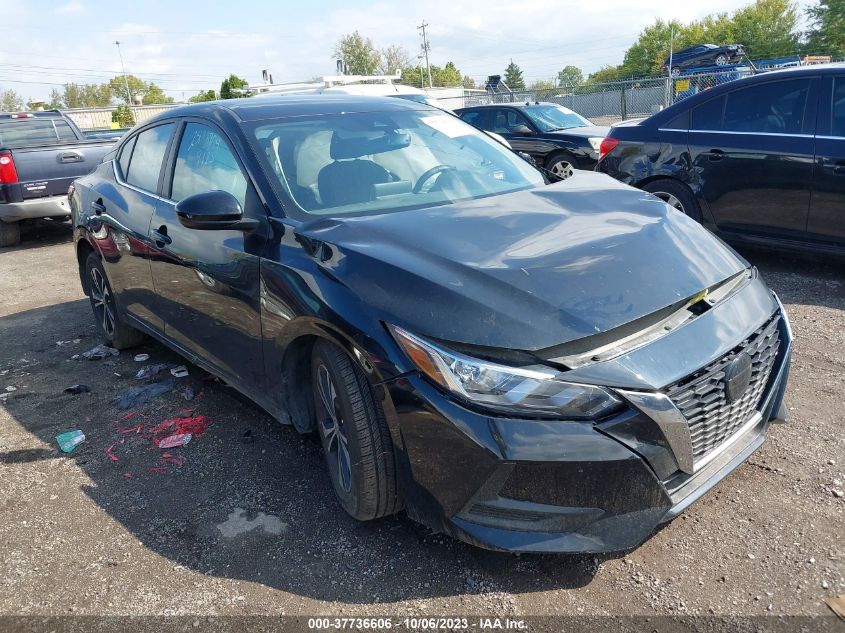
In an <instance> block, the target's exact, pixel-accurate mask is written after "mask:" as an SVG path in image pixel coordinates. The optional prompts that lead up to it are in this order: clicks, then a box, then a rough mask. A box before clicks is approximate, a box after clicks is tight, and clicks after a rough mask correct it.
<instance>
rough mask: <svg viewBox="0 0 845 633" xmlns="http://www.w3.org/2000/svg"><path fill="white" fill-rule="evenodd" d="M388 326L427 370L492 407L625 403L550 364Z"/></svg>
mask: <svg viewBox="0 0 845 633" xmlns="http://www.w3.org/2000/svg"><path fill="white" fill-rule="evenodd" d="M388 328H389V329H390V332H391V333H392V334H393V338H394V339H396V342H397V343H399V345H400V347H401V348H402V349H403V350H404V351H405V353H406V354H407V355H408V358H410V359H411V361H412V362H413V363H414V365H416V367H417V369H419V370H420V371H421V372H422V373H423V374H424V375H425V376H427V377H428V378H429V379H431V380H432V381H434V382H435V383H437V384H438V385H440V386H441V387H443V388H444V389H447V390H448V391H450V392H451V393H453V394H455V395H457V396H459V397H461V398H463V399H465V400H467V401H469V402H472V403H475V404H477V405H481V406H483V407H486V408H488V409H494V410H496V411H501V412H504V413H510V414H513V413H523V414H529V415H535V416H536V415H547V416H548V415H554V416H555V417H560V418H565V419H568V420H589V419H595V418H599V417H602V416H603V415H606V414H607V413H610V412H611V411H613V410H614V409H617V408H619V407H620V406H621V405H622V402H621V400H620V399H619V398H617V397H616V396H614V395H613V394H612V393H610V392H609V391H608V390H606V389H603V388H602V387H595V386H593V385H580V384H576V383H571V382H567V381H565V380H561V378H560V373H559V372H556V371H555V370H553V369H551V368H549V367H544V366H537V365H535V366H531V367H508V366H506V365H498V364H496V363H490V362H487V361H483V360H480V359H477V358H472V357H470V356H464V355H463V354H459V353H457V352H453V351H450V350H447V349H444V348H442V347H440V346H438V345H435V344H433V343H430V342H429V341H426V340H424V339H421V338H419V337H418V336H414V335H413V334H411V333H409V332H406V331H405V330H403V329H401V328H398V327H396V326H394V325H388Z"/></svg>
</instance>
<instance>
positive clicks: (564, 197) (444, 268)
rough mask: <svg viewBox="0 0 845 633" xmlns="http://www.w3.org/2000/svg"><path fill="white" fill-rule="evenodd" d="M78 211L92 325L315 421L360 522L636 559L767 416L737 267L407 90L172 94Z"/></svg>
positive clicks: (82, 186) (756, 305)
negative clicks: (631, 552)
mask: <svg viewBox="0 0 845 633" xmlns="http://www.w3.org/2000/svg"><path fill="white" fill-rule="evenodd" d="M72 208H73V221H74V232H75V233H74V235H75V239H74V246H75V248H76V254H77V258H78V261H79V270H80V275H81V280H82V285H83V288H84V290H85V292H86V294H88V296H89V297H90V300H91V307H92V309H93V313H94V316H95V318H96V323H97V326H98V328H99V329H100V334H101V335H102V336H103V337H104V338H105V339H106V340H107V341H108V342H109V343H111V344H113V345H115V346H117V347H121V348H124V347H129V346H131V345H133V344H136V343H138V342H139V341H140V340H141V338H142V336H143V334H144V333H146V334H149V335H151V336H154V337H155V338H158V339H160V340H161V341H163V342H164V343H166V344H167V345H168V346H170V347H172V348H173V349H175V350H177V351H178V352H179V353H181V354H183V355H184V356H186V357H187V358H189V359H191V360H192V361H193V362H195V363H196V364H198V365H199V366H201V367H203V368H205V369H206V370H207V371H210V372H212V373H214V374H215V375H218V376H220V377H221V378H223V379H224V380H225V381H226V382H227V383H228V384H230V385H232V386H233V387H234V388H236V389H238V390H239V391H241V392H242V393H244V394H245V395H247V396H249V397H250V398H252V399H253V400H255V401H256V402H257V403H259V404H260V405H261V406H263V407H264V408H265V409H266V410H267V411H268V412H270V413H271V414H272V415H274V416H275V417H276V418H277V419H278V420H280V421H281V422H284V423H286V424H292V425H294V426H295V428H296V429H297V430H298V431H300V432H302V433H315V434H317V435H319V437H320V439H321V441H322V445H323V452H324V454H325V458H326V463H327V466H328V476H329V477H330V478H331V482H332V485H333V487H334V491H335V494H336V496H337V500H338V502H339V505H340V506H341V507H342V508H343V509H344V510H346V511H347V512H348V513H349V514H350V515H351V516H353V517H355V518H357V519H361V520H368V519H374V518H377V517H381V516H385V515H389V514H392V513H395V512H398V511H399V510H400V509H402V508H403V507H404V508H405V509H406V510H407V513H408V515H409V516H411V517H412V518H414V519H417V520H419V521H421V522H423V523H425V524H426V525H428V526H431V527H432V528H434V529H436V530H441V531H445V532H448V533H449V534H452V535H454V536H456V537H458V538H461V539H464V540H466V541H469V542H470V543H474V544H477V545H481V546H484V547H489V548H494V549H505V550H520V551H580V552H596V551H615V550H620V549H626V548H630V547H634V546H635V545H637V544H638V543H640V542H642V541H643V539H645V538H647V537H648V535H649V534H650V533H651V532H652V531H653V530H654V528H655V527H656V526H657V525H658V524H660V523H661V522H664V521H668V520H670V519H672V518H673V517H675V516H677V515H678V514H679V513H680V512H682V511H683V510H684V509H685V508H686V507H687V506H689V504H690V503H692V502H693V501H695V500H696V499H698V498H699V497H700V496H701V495H702V494H704V493H705V492H706V491H707V490H708V489H710V488H711V487H713V486H714V485H716V484H717V483H718V482H719V481H720V480H721V479H722V478H724V477H725V476H726V475H727V474H728V473H729V472H731V471H732V470H733V469H734V468H736V467H737V466H738V465H739V464H740V463H742V462H743V461H744V460H745V459H746V458H747V457H748V456H749V455H750V454H751V453H752V452H753V451H754V450H755V449H756V448H758V447H759V446H760V445H761V444H762V443H763V440H764V436H765V432H766V429H767V428H768V426H769V422H770V421H772V420H773V419H777V418H778V417H779V413H782V400H783V393H784V389H785V386H786V379H787V371H788V366H789V357H790V348H791V334H790V330H789V325H788V322H787V319H786V315H785V314H784V312H783V308H782V306H781V305H780V302H779V301H778V299H777V297H776V296H775V295H774V294H773V293H772V292H771V290H769V289H768V288H767V287H766V285H765V283H764V282H763V280H762V279H760V277H759V276H758V274H757V271H756V270H754V269H753V268H751V267H750V266H749V265H748V263H747V262H746V261H744V260H743V259H742V258H740V257H739V256H738V255H737V254H736V253H734V252H733V251H732V250H730V249H729V248H727V247H726V246H725V245H724V244H722V243H721V242H720V241H719V240H717V239H716V238H715V237H713V236H712V235H711V234H710V233H708V232H707V231H705V230H704V229H703V228H702V227H701V226H699V225H698V224H696V223H695V222H693V221H691V220H690V219H689V218H686V217H684V216H683V215H681V214H679V213H676V212H675V211H673V210H672V209H670V208H669V207H667V205H666V204H664V203H663V202H661V201H660V200H658V199H656V198H654V197H651V196H644V195H643V194H642V192H640V191H637V190H635V189H632V188H630V187H627V186H625V185H623V184H621V183H619V182H617V181H615V180H613V179H612V178H608V177H606V176H603V175H601V174H596V173H592V172H586V171H578V172H577V173H576V174H575V175H574V176H573V177H571V178H569V179H567V180H565V181H562V182H556V183H553V184H547V181H546V179H544V178H543V177H542V176H541V174H540V173H539V172H538V171H537V170H536V169H534V168H533V167H532V166H530V165H529V164H528V163H527V162H526V161H524V160H522V159H521V158H519V157H518V156H516V155H515V154H514V153H513V152H511V151H509V150H507V149H506V148H505V147H503V146H502V145H501V144H500V143H498V142H496V141H494V140H492V139H490V138H489V137H488V136H487V135H486V134H483V133H482V132H480V131H479V130H477V129H475V128H473V127H472V126H470V125H467V124H465V123H463V122H462V121H461V120H459V119H457V118H456V117H454V116H452V115H450V114H446V113H444V112H442V111H440V110H437V109H435V108H432V107H429V106H426V105H423V104H418V103H412V102H410V101H405V100H402V99H392V98H362V97H349V96H337V97H332V96H329V95H303V96H296V97H295V98H294V97H291V96H281V97H267V98H265V99H242V100H231V101H225V102H220V103H205V104H195V105H191V106H185V107H180V108H176V109H173V110H169V111H168V112H166V113H164V114H162V115H160V116H158V117H156V118H154V119H151V120H150V121H147V122H145V123H144V124H143V125H141V126H138V127H136V128H133V129H132V131H130V132H129V134H128V135H127V136H126V137H125V138H124V139H123V140H122V141H121V142H120V144H119V145H118V146H117V148H116V149H115V150H114V151H113V152H112V153H111V154H110V155H109V156H108V157H107V158H106V159H105V160H104V162H103V163H102V164H101V165H100V166H99V167H98V168H97V170H96V171H95V172H94V173H93V174H91V175H89V176H86V177H84V178H81V179H79V180H78V181H77V183H76V187H75V190H74V192H73V194H72ZM643 253H648V257H643ZM271 457H272V456H270V455H268V458H271ZM297 481H299V479H297ZM324 502H327V500H323V499H319V500H315V503H317V504H322V503H324Z"/></svg>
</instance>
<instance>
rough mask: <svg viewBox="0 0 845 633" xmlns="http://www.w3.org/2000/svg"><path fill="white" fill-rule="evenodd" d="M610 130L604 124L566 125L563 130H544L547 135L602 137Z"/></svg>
mask: <svg viewBox="0 0 845 633" xmlns="http://www.w3.org/2000/svg"><path fill="white" fill-rule="evenodd" d="M608 132H610V127H608V126H606V125H583V126H581V127H568V128H566V129H565V130H555V131H554V132H546V134H548V135H549V136H577V137H578V138H604V137H605V136H607V133H608Z"/></svg>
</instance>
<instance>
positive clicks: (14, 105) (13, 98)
mask: <svg viewBox="0 0 845 633" xmlns="http://www.w3.org/2000/svg"><path fill="white" fill-rule="evenodd" d="M23 106H24V103H23V97H21V96H20V95H19V94H18V93H17V92H15V91H14V90H11V89H10V90H3V89H2V88H0V112H20V111H21V110H23Z"/></svg>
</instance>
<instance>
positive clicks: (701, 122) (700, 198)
mask: <svg viewBox="0 0 845 633" xmlns="http://www.w3.org/2000/svg"><path fill="white" fill-rule="evenodd" d="M596 169H597V170H598V171H601V172H603V173H606V174H609V175H611V176H613V177H614V178H617V179H619V180H621V181H622V182H624V183H627V184H630V185H633V186H635V187H640V188H642V189H645V190H646V191H650V192H652V193H654V194H655V195H657V196H658V197H661V198H663V199H664V200H666V201H667V202H669V204H671V205H672V206H674V207H675V208H677V209H678V210H680V211H682V212H684V213H686V214H687V215H688V216H690V217H691V218H693V219H695V220H697V221H699V222H702V223H703V224H704V225H705V226H707V227H708V228H710V229H712V230H714V231H716V232H717V233H718V234H719V235H720V236H721V237H723V238H725V239H727V240H729V241H734V242H753V243H765V244H770V245H775V246H777V247H778V248H790V249H798V250H813V251H819V252H829V253H842V252H845V65H843V64H829V65H826V66H811V67H805V68H793V69H787V70H780V71H775V72H770V73H764V74H760V75H755V76H753V77H748V78H746V79H739V80H737V81H733V82H730V83H727V84H724V85H721V86H717V87H715V88H712V89H710V90H708V91H706V92H703V93H700V94H698V95H695V96H693V97H690V98H688V99H685V100H684V101H681V102H680V103H677V104H675V105H673V106H672V107H670V108H667V109H666V110H664V111H662V112H660V113H658V114H655V115H653V116H651V117H649V118H648V119H645V120H643V121H641V122H639V123H637V124H632V125H620V126H618V127H614V128H612V129H611V131H610V134H609V135H608V138H607V139H605V141H604V142H603V143H602V158H601V160H600V162H599V164H598V166H597V168H596Z"/></svg>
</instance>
